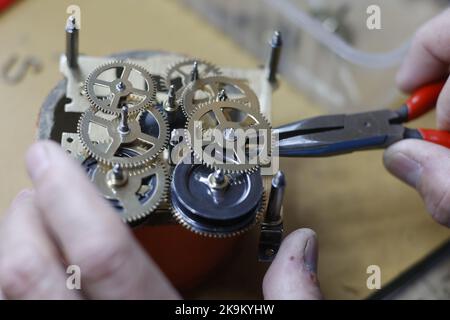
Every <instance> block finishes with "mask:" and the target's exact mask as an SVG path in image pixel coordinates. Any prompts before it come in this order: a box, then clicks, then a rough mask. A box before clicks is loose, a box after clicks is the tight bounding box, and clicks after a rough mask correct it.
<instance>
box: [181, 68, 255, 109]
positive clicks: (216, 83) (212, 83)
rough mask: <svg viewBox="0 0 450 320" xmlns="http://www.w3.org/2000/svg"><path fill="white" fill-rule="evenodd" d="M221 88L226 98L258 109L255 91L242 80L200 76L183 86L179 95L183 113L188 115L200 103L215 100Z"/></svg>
mask: <svg viewBox="0 0 450 320" xmlns="http://www.w3.org/2000/svg"><path fill="white" fill-rule="evenodd" d="M222 89H225V90H227V91H226V94H227V95H228V99H229V100H231V101H236V102H239V103H243V104H246V105H249V106H250V107H251V108H252V109H254V110H259V100H258V97H257V96H256V94H255V92H254V91H253V90H252V89H251V88H250V87H249V86H248V85H247V84H245V83H244V81H243V80H238V79H234V78H229V77H224V76H214V77H208V78H200V79H198V80H196V81H195V82H192V83H190V84H189V85H188V86H186V87H185V89H184V90H183V93H182V95H181V100H182V101H181V105H182V109H183V112H184V114H185V115H186V116H187V117H190V116H191V114H192V112H194V110H195V109H196V108H197V107H198V106H199V105H200V104H204V103H208V102H213V101H216V100H217V98H218V96H219V93H220V91H221V90H222Z"/></svg>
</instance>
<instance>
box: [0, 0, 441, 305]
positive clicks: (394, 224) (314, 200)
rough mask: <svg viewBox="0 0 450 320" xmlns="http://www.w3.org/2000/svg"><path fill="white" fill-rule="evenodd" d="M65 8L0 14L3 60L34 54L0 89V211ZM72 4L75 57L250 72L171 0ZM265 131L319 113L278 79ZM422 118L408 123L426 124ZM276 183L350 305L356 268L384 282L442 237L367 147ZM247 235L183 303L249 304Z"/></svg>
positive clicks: (46, 84)
mask: <svg viewBox="0 0 450 320" xmlns="http://www.w3.org/2000/svg"><path fill="white" fill-rule="evenodd" d="M71 3H72V1H66V0H64V1H61V0H39V1H31V0H23V1H19V2H18V3H17V4H16V5H14V6H13V7H12V8H11V9H10V10H8V11H6V12H4V13H2V14H1V15H0V40H1V43H2V50H1V52H0V63H1V64H2V65H3V64H4V63H5V62H6V61H7V60H8V59H9V58H10V57H11V55H13V54H17V55H18V56H19V57H21V58H24V57H27V56H30V55H31V56H35V57H37V58H39V59H40V60H41V61H42V63H43V70H42V71H41V72H40V73H38V74H32V73H30V74H29V75H28V76H27V77H26V78H25V79H24V80H23V81H22V82H20V83H19V84H16V85H9V84H7V83H5V81H4V80H2V81H1V83H0V97H2V100H3V105H2V110H3V120H4V122H3V124H2V125H1V126H0V132H1V136H2V137H3V138H2V147H3V151H2V157H1V160H0V161H1V165H0V168H1V169H0V170H1V174H2V182H1V183H0V212H4V210H5V209H6V208H7V207H8V205H9V203H10V201H11V200H12V198H13V197H14V195H15V194H16V193H17V192H18V191H19V190H21V189H22V188H24V187H27V186H30V182H29V180H28V178H27V176H26V172H25V165H24V161H23V158H24V154H25V151H26V149H27V147H28V146H29V145H30V144H31V143H32V142H33V140H34V138H35V132H36V131H35V130H36V119H37V115H38V112H39V108H40V105H41V104H42V102H43V101H44V99H45V97H46V95H47V94H48V92H49V91H50V89H51V88H52V87H53V86H54V85H55V84H56V83H57V81H58V80H60V79H61V75H60V73H59V71H58V60H59V55H60V54H61V53H62V52H63V50H64V43H65V42H64V41H65V39H64V24H65V20H66V18H67V15H66V14H65V12H66V8H67V6H68V5H69V4H71ZM76 3H77V4H78V5H80V6H81V9H82V30H81V33H80V39H81V42H80V50H81V52H84V53H87V54H89V55H107V54H110V53H113V52H120V51H126V50H130V49H150V50H165V51H174V52H180V53H185V54H188V55H191V56H195V57H199V58H203V59H207V60H210V61H213V62H214V63H216V64H218V65H224V66H233V67H245V68H252V67H255V66H257V65H259V64H260V63H261V62H260V61H256V60H254V59H253V58H252V57H251V56H250V55H249V54H247V53H246V52H244V51H243V50H242V49H240V48H239V47H238V46H236V45H235V44H234V43H233V42H232V41H231V40H229V39H228V38H227V37H226V36H225V35H223V34H222V33H220V32H219V31H217V30H216V29H214V28H213V27H211V26H209V25H208V24H207V23H206V22H205V21H203V20H202V19H201V18H200V17H199V16H197V15H196V14H194V13H192V12H191V11H189V10H188V9H187V8H185V7H183V6H182V5H181V4H180V3H179V2H178V1H175V0H169V1H168V0H152V1H141V0H128V1H125V2H124V1H120V2H119V1H107V0H95V1H87V0H79V1H77V2H76ZM272 110H273V125H274V126H277V125H281V124H284V123H287V122H290V121H292V120H294V119H300V118H302V117H308V116H312V115H316V114H320V113H321V112H323V111H322V109H321V108H320V107H319V106H317V105H314V103H312V102H311V101H309V100H308V99H307V98H305V97H304V96H303V95H302V93H301V92H298V91H296V90H294V89H293V87H291V86H290V85H288V84H287V83H285V82H284V81H282V82H281V87H280V89H279V90H278V91H277V92H276V93H275V94H274V97H273V106H272ZM433 117H434V115H430V116H427V117H426V118H425V119H422V120H421V121H420V122H418V123H417V122H416V123H413V124H412V126H418V125H420V126H424V127H427V126H431V127H432V126H434V118H433ZM281 167H282V169H283V170H284V171H285V173H286V176H287V181H288V188H287V193H286V197H285V205H284V213H285V220H286V226H287V230H288V231H291V230H294V229H296V228H300V227H309V228H312V229H314V230H315V231H316V232H317V234H318V238H319V247H320V258H319V279H320V282H321V287H322V290H323V292H324V295H325V297H326V298H334V299H347V298H350V299H361V298H364V297H366V296H368V295H369V294H370V293H371V291H370V290H368V289H367V288H366V279H367V276H368V275H367V274H366V268H367V267H368V266H369V265H378V266H380V267H381V271H382V283H386V282H388V281H389V280H391V279H392V278H393V277H395V276H396V275H398V274H399V273H400V272H401V271H403V270H405V269H406V268H407V267H409V266H410V265H411V264H413V263H414V262H415V261H417V260H418V259H420V258H422V257H423V256H424V255H425V254H427V253H428V252H430V251H431V250H432V249H433V248H435V247H437V246H438V245H439V244H440V243H442V242H443V241H444V240H445V239H447V238H448V236H449V232H448V230H447V229H446V228H444V227H441V226H439V225H437V224H436V223H435V222H433V221H432V219H431V218H430V217H429V215H428V214H427V213H426V211H425V208H424V205H423V203H422V201H421V199H420V198H419V196H418V195H417V194H416V192H415V191H414V190H412V189H410V188H409V187H407V186H405V185H403V184H402V183H400V182H399V181H397V180H396V179H394V178H393V177H391V176H390V175H389V173H388V172H387V171H386V170H385V169H384V167H383V165H382V152H381V151H370V152H361V153H354V154H351V155H346V156H340V157H335V158H324V159H284V160H282V161H281ZM256 239H257V233H256V232H253V233H251V234H249V235H248V236H246V238H245V239H244V241H243V242H242V245H241V246H239V248H238V249H237V251H236V253H235V255H234V257H233V259H232V260H231V261H229V262H228V263H227V264H226V265H225V266H223V267H222V268H221V269H219V270H218V271H217V273H216V274H215V275H213V276H212V277H210V279H209V280H207V281H206V282H205V283H204V284H203V285H202V286H201V287H200V288H197V289H196V290H194V291H192V292H190V293H188V296H189V297H192V298H259V297H261V282H262V278H263V275H264V271H265V268H266V267H267V266H265V265H263V264H259V263H257V262H256Z"/></svg>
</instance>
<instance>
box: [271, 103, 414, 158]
mask: <svg viewBox="0 0 450 320" xmlns="http://www.w3.org/2000/svg"><path fill="white" fill-rule="evenodd" d="M399 117H400V115H399V113H398V112H396V111H392V110H379V111H372V112H362V113H356V114H349V115H346V114H341V115H326V116H319V117H315V118H310V119H305V120H301V121H299V122H296V123H293V124H289V125H285V126H282V127H279V128H277V129H275V130H276V131H277V132H278V134H279V142H278V144H277V146H278V148H279V155H280V156H281V157H324V156H333V155H338V154H342V153H349V152H352V151H356V150H364V149H375V148H385V147H387V146H389V145H391V144H393V143H394V142H397V141H399V140H401V139H403V138H404V136H405V132H406V128H405V127H403V126H402V125H401V120H400V118H399Z"/></svg>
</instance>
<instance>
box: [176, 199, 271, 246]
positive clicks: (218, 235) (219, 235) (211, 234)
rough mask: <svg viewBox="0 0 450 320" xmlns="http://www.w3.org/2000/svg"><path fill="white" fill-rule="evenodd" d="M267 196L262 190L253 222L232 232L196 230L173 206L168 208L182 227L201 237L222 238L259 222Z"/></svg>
mask: <svg viewBox="0 0 450 320" xmlns="http://www.w3.org/2000/svg"><path fill="white" fill-rule="evenodd" d="M266 199H267V197H266V193H265V192H264V191H263V193H262V195H261V200H260V203H259V204H258V209H257V210H256V214H255V218H254V220H253V222H251V223H250V224H249V225H248V226H246V227H244V228H242V229H240V230H237V231H233V232H221V233H214V232H207V231H202V230H198V229H195V228H193V227H192V226H191V225H190V224H189V223H187V222H186V221H185V220H184V219H183V216H182V215H181V214H180V213H179V212H178V211H177V210H176V209H175V208H174V207H173V206H170V209H171V211H172V215H173V217H174V218H175V220H176V221H177V222H178V223H179V224H180V225H182V226H183V227H184V228H186V229H187V230H189V231H191V232H193V233H195V234H197V235H199V236H202V237H207V238H220V239H224V238H231V237H237V236H240V235H242V234H244V233H246V232H248V231H250V230H251V229H253V228H254V227H255V226H256V225H257V224H259V223H260V222H261V221H262V218H263V217H264V211H265V208H266V206H267V200H266Z"/></svg>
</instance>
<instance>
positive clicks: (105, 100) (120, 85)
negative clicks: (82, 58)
mask: <svg viewBox="0 0 450 320" xmlns="http://www.w3.org/2000/svg"><path fill="white" fill-rule="evenodd" d="M114 71H115V73H114ZM118 72H120V75H119V74H118ZM132 73H134V74H136V73H137V74H139V77H140V78H141V79H140V80H142V82H140V83H139V84H140V85H143V88H138V87H136V85H137V83H133V81H134V82H136V81H135V80H137V79H134V80H133V81H132V80H131V79H130V75H131V74H132ZM106 76H109V79H108V80H107V79H105V77H106ZM100 87H102V88H103V90H102V92H100V90H98V89H99V88H100ZM84 91H85V92H86V95H87V98H88V100H89V102H90V103H91V105H93V106H94V107H95V108H96V109H98V110H101V111H103V112H105V113H110V114H120V110H121V107H122V106H123V104H127V106H128V108H129V113H130V114H134V113H138V112H140V111H142V110H143V109H145V108H146V107H148V106H149V105H151V104H152V103H154V102H155V100H156V91H157V88H156V81H155V79H154V78H153V77H152V75H151V74H150V73H149V72H148V71H147V70H145V69H144V68H143V67H141V66H139V65H137V64H134V63H130V62H124V61H113V62H109V63H107V64H104V65H101V66H99V67H98V68H96V69H95V70H94V71H92V72H91V73H90V74H89V76H88V78H87V79H86V83H85V89H84Z"/></svg>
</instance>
